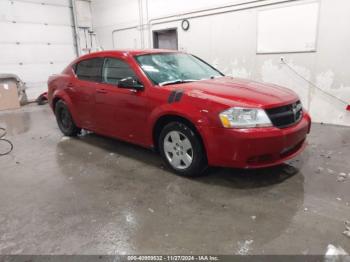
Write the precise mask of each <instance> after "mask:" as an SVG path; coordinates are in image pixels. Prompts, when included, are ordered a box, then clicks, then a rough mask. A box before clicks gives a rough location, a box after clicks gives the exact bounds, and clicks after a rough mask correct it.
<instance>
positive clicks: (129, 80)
mask: <svg viewBox="0 0 350 262" xmlns="http://www.w3.org/2000/svg"><path fill="white" fill-rule="evenodd" d="M118 87H119V88H127V89H134V90H137V91H142V90H143V89H144V87H143V85H142V84H141V83H140V82H139V81H138V80H137V79H135V78H133V77H126V78H123V79H121V80H120V81H119V82H118Z"/></svg>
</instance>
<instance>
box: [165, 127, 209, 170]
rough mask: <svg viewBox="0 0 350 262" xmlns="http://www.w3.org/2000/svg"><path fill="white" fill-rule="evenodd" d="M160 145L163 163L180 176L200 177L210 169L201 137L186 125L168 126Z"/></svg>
mask: <svg viewBox="0 0 350 262" xmlns="http://www.w3.org/2000/svg"><path fill="white" fill-rule="evenodd" d="M158 145H159V152H160V154H161V156H162V158H163V161H164V162H165V163H166V165H167V166H168V167H169V168H170V169H171V170H173V171H174V172H175V173H176V174H178V175H180V176H186V177H194V176H199V175H201V174H203V173H204V171H205V170H206V169H207V167H208V163H207V157H206V153H205V150H204V146H203V144H202V141H201V139H200V137H199V135H197V133H196V132H195V131H194V130H192V128H190V127H189V126H187V125H186V124H184V123H181V122H171V123H169V124H167V125H166V126H165V127H164V128H163V129H162V131H161V133H160V136H159V141H158Z"/></svg>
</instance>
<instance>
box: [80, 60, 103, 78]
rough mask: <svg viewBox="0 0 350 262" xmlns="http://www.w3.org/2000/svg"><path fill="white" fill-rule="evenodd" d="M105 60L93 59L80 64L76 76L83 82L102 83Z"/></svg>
mask: <svg viewBox="0 0 350 262" xmlns="http://www.w3.org/2000/svg"><path fill="white" fill-rule="evenodd" d="M102 65H103V58H92V59H87V60H83V61H81V62H79V63H78V64H77V65H76V66H75V74H76V75H77V77H78V78H79V79H81V80H86V81H92V82H101V79H102Z"/></svg>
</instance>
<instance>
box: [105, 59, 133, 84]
mask: <svg viewBox="0 0 350 262" xmlns="http://www.w3.org/2000/svg"><path fill="white" fill-rule="evenodd" d="M128 77H132V78H135V79H136V75H135V73H134V71H133V70H132V69H131V68H130V66H129V65H128V64H127V63H126V62H124V61H122V60H120V59H116V58H106V60H105V63H104V66H103V71H102V80H103V82H104V83H108V84H112V85H118V83H119V81H120V80H122V79H124V78H128Z"/></svg>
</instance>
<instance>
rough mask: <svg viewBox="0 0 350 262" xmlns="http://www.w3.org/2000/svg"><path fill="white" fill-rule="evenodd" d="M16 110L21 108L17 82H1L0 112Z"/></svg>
mask: <svg viewBox="0 0 350 262" xmlns="http://www.w3.org/2000/svg"><path fill="white" fill-rule="evenodd" d="M16 108H20V104H19V100H18V93H17V83H16V81H14V80H12V79H5V80H0V110H7V109H16Z"/></svg>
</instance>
